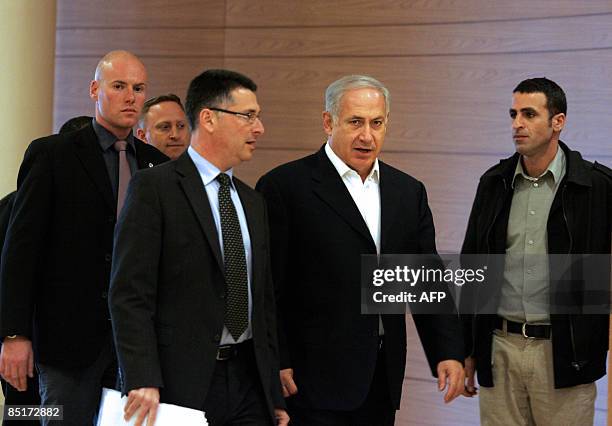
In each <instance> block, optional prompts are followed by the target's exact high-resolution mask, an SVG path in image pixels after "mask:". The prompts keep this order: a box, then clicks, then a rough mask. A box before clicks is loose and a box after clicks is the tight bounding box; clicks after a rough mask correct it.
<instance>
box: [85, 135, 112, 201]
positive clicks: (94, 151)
mask: <svg viewBox="0 0 612 426" xmlns="http://www.w3.org/2000/svg"><path fill="white" fill-rule="evenodd" d="M75 137H76V139H75V153H76V155H77V157H78V158H79V160H80V161H81V164H82V165H83V168H84V169H85V171H86V172H87V174H88V175H89V177H90V178H91V180H92V181H93V182H94V184H95V186H96V187H97V188H98V190H99V191H100V194H101V195H102V198H103V199H104V201H105V202H106V203H107V204H108V205H109V207H111V208H113V209H116V208H117V207H116V205H115V200H114V197H113V190H112V188H111V183H110V178H109V177H108V171H107V170H106V164H105V163H104V157H103V156H102V152H101V150H100V147H99V146H98V138H97V136H96V133H95V132H94V130H93V127H92V126H91V125H88V126H87V127H85V128H84V129H82V130H81V131H79V132H77V133H76V135H75Z"/></svg>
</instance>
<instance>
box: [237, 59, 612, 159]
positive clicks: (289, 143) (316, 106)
mask: <svg viewBox="0 0 612 426" xmlns="http://www.w3.org/2000/svg"><path fill="white" fill-rule="evenodd" d="M611 61H612V51H611V52H610V55H602V54H601V52H595V51H584V52H571V53H569V52H556V53H541V54H537V55H535V54H507V55H505V54H504V55H491V56H487V55H482V56H481V55H473V56H442V57H440V56H432V57H419V58H401V57H399V58H377V59H374V60H373V59H370V58H350V59H347V58H344V59H338V58H292V59H290V58H280V59H279V58H249V59H236V58H226V59H225V65H226V67H228V68H230V69H236V70H239V71H242V72H244V73H246V74H247V75H249V76H251V77H252V78H253V79H254V80H255V81H256V82H257V83H258V85H259V91H258V99H259V102H260V105H261V106H262V109H263V116H262V117H263V120H264V124H265V125H266V129H267V133H268V134H267V137H266V140H267V141H268V146H270V147H274V148H289V147H290V148H292V149H305V148H309V149H315V148H316V147H318V146H319V145H320V144H321V143H322V141H323V140H324V133H323V130H322V125H321V113H322V111H323V109H324V105H323V104H324V101H323V97H324V91H325V88H326V87H327V85H328V84H330V83H331V82H332V81H334V80H336V79H337V78H339V77H341V76H343V75H346V74H352V73H358V74H369V75H372V76H374V77H376V78H378V79H380V80H381V81H382V82H383V83H385V84H386V85H387V87H388V88H389V90H390V92H391V117H390V124H389V131H388V133H387V139H386V142H385V149H386V150H388V151H398V152H414V151H417V152H440V153H460V152H463V153H479V152H484V153H496V154H503V153H506V152H508V151H509V150H511V149H512V140H511V137H510V135H511V130H510V119H509V116H508V109H509V107H510V102H511V93H512V89H513V88H514V87H515V86H516V84H517V83H518V82H519V81H520V80H522V79H524V78H528V77H536V76H543V75H545V76H547V77H549V78H551V79H553V80H555V81H557V82H558V83H559V84H560V85H561V86H562V87H564V89H565V91H566V93H567V96H568V110H569V111H568V123H567V126H566V130H564V132H563V134H562V138H563V139H565V140H567V141H568V142H570V143H571V144H572V145H574V146H575V147H576V148H577V149H580V150H582V151H584V153H585V154H586V155H587V156H594V155H608V156H609V155H612V143H610V135H611V134H612V120H610V119H609V113H608V110H609V107H608V105H609V102H610V101H609V100H610V99H612V67H610V62H611ZM585 64H588V66H586V65H585Z"/></svg>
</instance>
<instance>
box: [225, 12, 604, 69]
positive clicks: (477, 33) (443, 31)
mask: <svg viewBox="0 0 612 426" xmlns="http://www.w3.org/2000/svg"><path fill="white" fill-rule="evenodd" d="M536 28H537V34H538V36H537V37H534V34H533V31H531V29H536ZM559 28H563V29H564V32H565V33H566V34H567V36H566V37H558V31H559ZM585 28H588V29H589V31H585ZM611 47H612V14H610V15H594V16H580V17H570V18H566V17H564V18H553V19H551V18H546V19H535V20H531V21H528V22H525V21H521V20H519V21H504V22H473V23H467V24H465V23H461V24H443V25H404V26H390V25H385V26H368V27H367V28H364V27H363V26H350V27H348V26H341V27H338V26H329V27H322V28H318V27H317V28H303V27H289V28H273V27H272V28H237V29H233V28H229V29H227V30H226V51H225V54H226V56H228V57H234V56H240V57H245V56H246V57H259V56H266V57H275V58H278V57H302V56H305V57H326V56H330V57H362V56H371V57H382V56H432V55H459V54H481V53H493V54H501V53H515V52H521V53H525V52H548V51H557V50H580V49H605V48H611Z"/></svg>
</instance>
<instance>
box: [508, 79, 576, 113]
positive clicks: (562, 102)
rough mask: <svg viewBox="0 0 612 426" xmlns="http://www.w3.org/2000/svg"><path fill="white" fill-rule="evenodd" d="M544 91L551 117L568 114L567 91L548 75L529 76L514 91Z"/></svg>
mask: <svg viewBox="0 0 612 426" xmlns="http://www.w3.org/2000/svg"><path fill="white" fill-rule="evenodd" d="M517 92H518V93H543V94H544V96H546V108H547V109H548V114H549V118H552V117H553V116H554V115H557V114H559V113H563V114H567V100H566V99H565V92H563V89H562V88H561V87H560V86H559V85H558V84H557V83H555V82H554V81H552V80H549V79H547V78H546V77H540V78H528V79H527V80H523V81H521V82H520V83H519V84H518V86H516V87H515V88H514V90H513V91H512V93H517Z"/></svg>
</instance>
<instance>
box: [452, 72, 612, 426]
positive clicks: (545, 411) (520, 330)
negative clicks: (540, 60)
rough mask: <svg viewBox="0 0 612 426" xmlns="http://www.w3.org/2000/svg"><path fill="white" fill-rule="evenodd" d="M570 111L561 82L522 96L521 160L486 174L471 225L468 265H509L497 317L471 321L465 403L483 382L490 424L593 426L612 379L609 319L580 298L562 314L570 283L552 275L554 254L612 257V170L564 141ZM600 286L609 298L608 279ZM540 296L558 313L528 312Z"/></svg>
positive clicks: (533, 86) (541, 83)
mask: <svg viewBox="0 0 612 426" xmlns="http://www.w3.org/2000/svg"><path fill="white" fill-rule="evenodd" d="M566 110H567V106H566V100H565V94H564V93H563V90H562V89H561V88H560V87H559V86H558V85H557V84H556V83H554V82H552V81H551V80H548V79H546V78H535V79H529V80H525V81H523V82H521V83H520V84H519V85H518V86H517V87H516V88H515V89H514V92H513V103H512V107H511V109H510V117H511V119H512V132H513V139H514V143H515V146H516V153H515V154H514V155H513V156H512V157H510V158H508V159H505V160H502V161H500V163H499V164H498V165H496V166H494V167H492V168H490V169H489V170H488V171H487V172H486V173H485V174H484V175H482V177H481V178H480V182H479V185H478V190H477V193H476V198H475V200H474V204H473V207H472V212H471V214H470V219H469V223H468V229H467V232H466V236H465V241H464V243H463V247H462V254H463V255H468V254H486V255H488V257H487V258H488V259H489V260H490V261H491V259H494V258H496V259H500V258H502V259H503V261H502V262H501V265H502V266H500V267H499V270H498V272H499V275H498V276H497V278H498V279H497V281H496V282H495V280H490V281H489V283H488V285H489V290H491V286H493V287H495V284H497V285H496V288H497V289H496V290H493V291H492V292H491V293H490V296H491V295H492V299H493V300H494V302H493V307H497V310H496V311H495V309H493V310H492V312H491V311H490V310H489V311H488V312H483V311H482V310H480V311H472V312H480V313H485V314H486V313H488V314H489V315H472V314H468V315H464V316H463V317H464V326H465V331H466V346H467V348H466V355H467V359H466V376H467V383H466V392H465V395H467V396H471V395H474V394H476V389H475V387H474V372H475V371H477V372H478V381H479V383H480V386H481V387H482V388H481V391H480V407H481V422H482V424H483V425H494V424H500V425H501V424H503V425H515V424H516V425H518V424H537V425H542V424H551V425H552V424H569V425H585V424H589V423H591V424H592V422H593V414H594V399H595V384H594V383H593V382H594V381H595V380H597V379H599V378H600V377H602V376H603V375H604V374H605V373H606V366H605V363H606V354H607V350H608V316H607V315H603V314H598V315H594V314H589V311H588V308H587V309H585V306H584V301H585V293H584V292H583V293H580V292H579V291H578V292H576V291H574V293H570V294H572V298H571V299H570V303H569V304H567V303H566V305H565V308H566V309H561V310H553V309H555V308H554V307H553V306H552V305H554V304H555V303H557V301H558V297H559V293H560V286H562V285H566V284H567V283H568V282H570V281H567V280H565V281H560V280H559V279H558V277H557V275H558V274H556V272H555V271H553V268H555V266H553V264H558V262H557V261H554V262H553V259H556V258H557V257H556V256H555V255H561V254H564V255H572V256H573V255H576V254H581V255H584V254H603V255H606V254H607V255H609V253H610V235H611V230H612V226H611V222H612V171H611V170H610V169H609V168H607V167H605V166H603V165H601V164H598V163H597V162H595V163H591V162H589V161H586V160H584V159H583V158H582V156H581V155H580V153H579V152H577V151H572V150H570V149H569V148H568V147H567V146H566V145H565V144H564V143H563V142H561V141H559V134H560V132H561V130H562V129H563V127H564V125H565V118H566V117H565V116H566ZM495 254H499V255H500V256H498V257H495V256H492V255H495ZM504 255H505V256H504ZM607 259H608V260H607V262H609V256H607ZM578 263H579V262H578ZM604 263H605V262H604ZM604 266H605V265H604ZM608 266H609V263H608ZM549 269H550V270H549ZM604 269H605V268H604ZM607 270H608V271H609V267H608V269H607ZM574 272H575V271H574ZM598 281H599V286H600V287H601V288H602V289H604V291H605V292H607V291H608V290H607V289H608V288H609V276H605V275H604V276H599V277H598ZM571 285H573V284H571ZM574 290H575V288H574ZM538 297H540V298H543V300H546V301H547V302H548V303H550V304H551V305H550V306H549V308H550V309H549V310H548V312H534V311H531V310H530V308H529V307H530V306H531V305H530V303H531V302H532V301H533V298H538ZM466 299H476V300H470V301H471V302H473V303H475V305H474V306H476V307H478V306H480V307H482V306H483V305H484V304H485V303H486V302H485V301H483V300H478V298H475V297H474V295H473V294H472V295H467V296H466ZM606 300H609V299H606ZM488 302H491V297H490V299H489V300H488ZM557 306H558V305H557ZM476 309H477V308H476ZM464 313H465V309H464ZM585 313H586V314H585Z"/></svg>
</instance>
